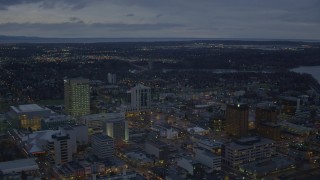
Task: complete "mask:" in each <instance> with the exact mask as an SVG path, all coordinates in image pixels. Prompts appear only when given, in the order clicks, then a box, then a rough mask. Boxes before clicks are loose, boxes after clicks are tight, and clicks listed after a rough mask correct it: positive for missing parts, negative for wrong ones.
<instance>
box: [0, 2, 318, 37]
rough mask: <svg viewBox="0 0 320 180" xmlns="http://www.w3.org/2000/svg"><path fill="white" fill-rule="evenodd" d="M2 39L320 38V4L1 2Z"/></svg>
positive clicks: (0, 33) (0, 28)
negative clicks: (33, 37)
mask: <svg viewBox="0 0 320 180" xmlns="http://www.w3.org/2000/svg"><path fill="white" fill-rule="evenodd" d="M0 35H14V36H39V37H106V38H108V37H194V38H263V39H318V40H319V39H320V0H0Z"/></svg>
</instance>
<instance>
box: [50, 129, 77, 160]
mask: <svg viewBox="0 0 320 180" xmlns="http://www.w3.org/2000/svg"><path fill="white" fill-rule="evenodd" d="M73 141H75V140H74V139H72V138H71V137H70V136H69V135H68V134H61V133H59V134H54V135H52V139H50V140H48V143H47V152H48V153H49V156H48V158H49V160H50V162H51V163H52V164H55V165H61V164H64V163H67V162H71V161H72V151H73V149H74V147H72V145H73Z"/></svg>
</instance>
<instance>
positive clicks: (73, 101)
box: [64, 78, 90, 117]
mask: <svg viewBox="0 0 320 180" xmlns="http://www.w3.org/2000/svg"><path fill="white" fill-rule="evenodd" d="M64 100H65V110H66V112H67V113H68V114H70V115H71V116H74V117H79V116H83V115H87V114H90V86H89V79H84V78H73V79H65V80H64Z"/></svg>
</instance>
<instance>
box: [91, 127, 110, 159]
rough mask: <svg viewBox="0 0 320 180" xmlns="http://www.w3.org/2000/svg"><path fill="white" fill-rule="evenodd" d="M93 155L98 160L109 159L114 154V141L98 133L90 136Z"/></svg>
mask: <svg viewBox="0 0 320 180" xmlns="http://www.w3.org/2000/svg"><path fill="white" fill-rule="evenodd" d="M91 143H92V150H93V154H94V155H96V156H97V157H98V158H99V159H105V158H111V157H112V156H113V153H114V141H113V139H112V138H111V137H109V136H107V135H105V134H102V133H98V134H94V135H92V142H91Z"/></svg>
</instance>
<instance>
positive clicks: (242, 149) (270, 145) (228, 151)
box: [221, 137, 275, 170]
mask: <svg viewBox="0 0 320 180" xmlns="http://www.w3.org/2000/svg"><path fill="white" fill-rule="evenodd" d="M274 153H275V145H274V142H273V141H272V140H270V139H266V138H262V137H247V138H241V139H238V140H235V141H232V142H229V143H226V144H224V145H222V154H221V155H222V159H223V160H222V162H223V165H224V166H225V167H226V168H229V169H231V170H238V169H239V167H240V166H241V165H244V164H247V163H250V162H254V161H257V160H261V159H268V158H270V157H271V156H272V155H273V154H274Z"/></svg>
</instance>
